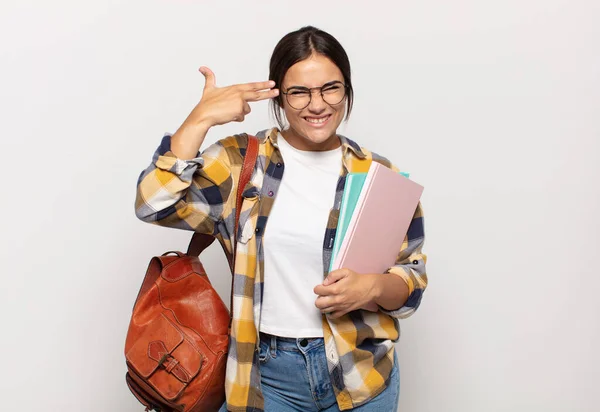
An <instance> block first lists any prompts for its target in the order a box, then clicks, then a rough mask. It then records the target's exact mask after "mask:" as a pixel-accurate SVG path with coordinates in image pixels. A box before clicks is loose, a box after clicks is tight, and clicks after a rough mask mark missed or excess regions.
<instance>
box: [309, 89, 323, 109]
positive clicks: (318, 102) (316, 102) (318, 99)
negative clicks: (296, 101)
mask: <svg viewBox="0 0 600 412" xmlns="http://www.w3.org/2000/svg"><path fill="white" fill-rule="evenodd" d="M326 109H327V103H325V100H323V96H321V93H320V91H319V90H314V91H313V92H312V96H311V99H310V104H309V105H308V111H310V112H311V113H314V114H320V113H323V112H324V111H325V110H326Z"/></svg>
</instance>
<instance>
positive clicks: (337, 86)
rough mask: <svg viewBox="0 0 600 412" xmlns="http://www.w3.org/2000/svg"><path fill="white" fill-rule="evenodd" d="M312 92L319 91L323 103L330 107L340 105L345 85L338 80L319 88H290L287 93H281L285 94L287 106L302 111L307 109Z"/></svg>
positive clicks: (344, 93)
mask: <svg viewBox="0 0 600 412" xmlns="http://www.w3.org/2000/svg"><path fill="white" fill-rule="evenodd" d="M313 90H319V91H320V92H321V98H323V101H324V102H325V103H327V104H328V105H330V106H335V105H336V104H340V103H341V102H342V100H344V98H345V97H346V85H345V84H344V83H342V82H340V81H338V80H336V81H333V82H329V83H325V84H324V85H323V86H321V87H312V88H308V87H301V86H292V87H290V88H289V89H287V91H285V92H284V91H282V92H281V93H282V94H285V98H286V100H287V102H288V104H289V105H290V106H291V107H292V108H293V109H296V110H302V109H304V108H305V107H308V105H309V104H310V102H311V101H312V93H313Z"/></svg>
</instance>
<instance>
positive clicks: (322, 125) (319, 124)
mask: <svg viewBox="0 0 600 412" xmlns="http://www.w3.org/2000/svg"><path fill="white" fill-rule="evenodd" d="M327 116H328V117H327V120H325V121H324V122H323V123H311V122H309V121H308V120H306V117H312V116H305V117H303V118H302V120H304V121H305V122H306V124H308V125H309V126H310V127H314V128H315V129H320V128H322V127H325V126H326V125H327V124H328V123H329V121H330V120H331V118H332V117H333V115H331V114H328V115H327Z"/></svg>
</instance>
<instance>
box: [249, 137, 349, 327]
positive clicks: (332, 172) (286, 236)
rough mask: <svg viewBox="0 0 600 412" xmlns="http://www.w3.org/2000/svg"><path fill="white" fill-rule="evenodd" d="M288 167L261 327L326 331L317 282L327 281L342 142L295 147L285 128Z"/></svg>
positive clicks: (270, 227) (267, 265)
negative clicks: (326, 247)
mask: <svg viewBox="0 0 600 412" xmlns="http://www.w3.org/2000/svg"><path fill="white" fill-rule="evenodd" d="M277 142H278V145H279V150H280V152H281V156H282V157H283V160H284V164H285V169H284V173H283V178H282V180H281V183H280V185H279V189H278V192H277V197H276V198H275V201H274V203H273V207H272V209H271V213H270V215H269V222H268V224H267V227H266V229H265V234H264V238H263V244H264V290H263V303H262V313H261V317H260V331H261V332H265V333H269V334H271V335H277V336H283V337H291V338H301V337H306V338H309V337H322V336H323V325H322V320H321V319H322V315H321V312H320V311H319V309H317V307H316V306H315V300H316V299H317V295H315V293H314V292H313V289H314V287H315V286H317V285H318V284H320V283H322V282H323V239H324V237H325V230H326V227H327V220H328V219H329V213H330V210H331V208H332V207H333V204H334V199H335V192H336V186H337V182H338V179H339V174H340V170H341V167H342V149H341V147H339V148H337V149H334V150H329V151H325V152H311V151H302V150H298V149H296V148H294V147H292V146H291V145H290V144H289V143H288V142H286V141H285V139H284V138H283V136H282V135H281V134H280V135H279V137H278V140H277Z"/></svg>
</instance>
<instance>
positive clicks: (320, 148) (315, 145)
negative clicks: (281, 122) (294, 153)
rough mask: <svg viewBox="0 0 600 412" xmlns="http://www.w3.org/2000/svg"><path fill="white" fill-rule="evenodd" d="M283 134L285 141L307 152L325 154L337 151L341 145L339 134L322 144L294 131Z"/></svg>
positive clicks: (286, 131)
mask: <svg viewBox="0 0 600 412" xmlns="http://www.w3.org/2000/svg"><path fill="white" fill-rule="evenodd" d="M281 134H282V135H283V137H285V140H286V141H287V142H288V143H289V144H290V146H292V147H294V148H295V149H298V150H303V151H307V152H325V151H328V150H334V149H337V148H338V147H340V145H341V142H340V138H339V137H338V136H337V134H332V135H331V136H329V137H328V138H327V139H326V140H324V141H322V142H313V141H311V140H309V139H307V138H305V137H303V136H301V135H300V134H298V133H297V132H296V131H295V130H294V129H286V130H283V131H282V132H281Z"/></svg>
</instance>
